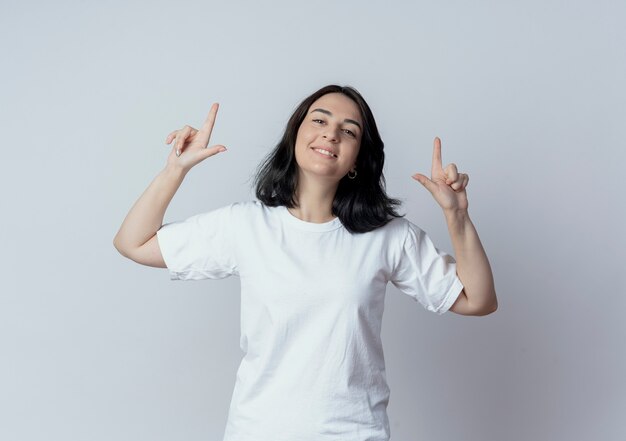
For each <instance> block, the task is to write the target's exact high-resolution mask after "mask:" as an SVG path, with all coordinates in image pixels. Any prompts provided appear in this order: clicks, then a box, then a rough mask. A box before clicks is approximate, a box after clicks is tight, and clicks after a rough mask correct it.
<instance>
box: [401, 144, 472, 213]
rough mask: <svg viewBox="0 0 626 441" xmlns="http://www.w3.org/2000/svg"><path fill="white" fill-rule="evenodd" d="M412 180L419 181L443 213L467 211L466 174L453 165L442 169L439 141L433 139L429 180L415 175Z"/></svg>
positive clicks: (418, 174) (467, 179)
mask: <svg viewBox="0 0 626 441" xmlns="http://www.w3.org/2000/svg"><path fill="white" fill-rule="evenodd" d="M412 178H413V179H415V180H416V181H419V183H420V184H422V185H423V186H424V187H426V189H427V190H428V191H430V193H431V194H432V195H433V197H434V198H435V201H437V203H438V204H439V206H441V208H443V210H444V211H461V210H464V211H467V206H468V203H467V192H466V191H465V187H467V183H468V181H469V176H468V175H467V174H466V173H459V172H458V170H457V168H456V165H455V164H454V163H451V164H448V165H447V166H446V168H445V169H444V168H443V167H442V165H441V140H440V139H439V138H437V137H436V138H435V142H434V147H433V164H432V167H431V170H430V179H428V178H427V177H426V176H424V175H422V174H420V173H415V174H414V175H413V176H412Z"/></svg>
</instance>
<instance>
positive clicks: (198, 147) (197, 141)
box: [165, 103, 226, 171]
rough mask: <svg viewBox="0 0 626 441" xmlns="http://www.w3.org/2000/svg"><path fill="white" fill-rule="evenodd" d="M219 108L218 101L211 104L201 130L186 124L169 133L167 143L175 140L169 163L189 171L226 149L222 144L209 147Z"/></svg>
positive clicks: (168, 159)
mask: <svg viewBox="0 0 626 441" xmlns="http://www.w3.org/2000/svg"><path fill="white" fill-rule="evenodd" d="M218 108H219V104H218V103H214V104H213V105H212V106H211V110H210V111H209V115H208V116H207V118H206V120H205V121H204V124H203V125H202V127H201V128H200V130H197V129H194V128H193V127H191V126H185V127H183V128H182V129H180V130H174V131H173V132H172V133H170V134H169V135H167V138H166V139H165V143H166V144H169V143H170V142H172V140H174V145H173V147H172V151H171V152H170V155H169V156H168V158H167V163H168V165H174V166H176V167H181V168H182V169H184V170H185V171H188V170H190V169H191V168H192V167H193V166H194V165H196V164H198V163H199V162H201V161H204V160H205V159H206V158H208V157H209V156H213V155H215V154H216V153H219V152H224V151H226V147H225V146H223V145H221V144H217V145H214V146H211V147H208V145H209V139H211V132H212V131H213V125H214V124H215V117H216V115H217V110H218Z"/></svg>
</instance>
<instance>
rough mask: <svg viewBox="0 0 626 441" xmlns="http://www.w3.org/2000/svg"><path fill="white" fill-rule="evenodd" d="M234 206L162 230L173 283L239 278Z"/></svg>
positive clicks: (160, 235) (160, 240)
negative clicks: (229, 277)
mask: <svg viewBox="0 0 626 441" xmlns="http://www.w3.org/2000/svg"><path fill="white" fill-rule="evenodd" d="M234 205H235V204H231V205H228V206H225V207H221V208H218V209H215V210H213V211H209V212H206V213H201V214H196V215H194V216H191V217H189V218H187V219H186V220H184V221H176V222H170V223H166V224H164V225H162V226H161V228H160V229H159V230H158V231H157V240H158V243H159V248H160V249H161V255H162V256H163V260H164V261H165V265H167V268H168V270H169V272H170V279H171V280H201V279H223V278H225V277H228V276H231V275H239V272H238V269H237V263H236V259H235V257H236V253H235V243H234V237H235V235H234V234H233V231H232V230H233V229H234V228H235V227H234V221H235V219H233V213H234V209H233V207H234Z"/></svg>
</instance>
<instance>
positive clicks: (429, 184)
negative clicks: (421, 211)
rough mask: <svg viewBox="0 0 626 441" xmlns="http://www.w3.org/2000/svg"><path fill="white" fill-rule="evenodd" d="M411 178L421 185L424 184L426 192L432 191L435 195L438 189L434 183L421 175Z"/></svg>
mask: <svg viewBox="0 0 626 441" xmlns="http://www.w3.org/2000/svg"><path fill="white" fill-rule="evenodd" d="M411 177H412V178H413V179H415V180H416V181H418V182H419V183H420V184H422V185H423V186H424V187H426V190H428V191H430V192H431V193H433V192H434V191H435V189H436V187H437V186H436V184H435V183H434V182H433V181H431V180H430V179H428V178H427V177H426V176H424V175H423V174H421V173H415V174H414V175H413V176H411Z"/></svg>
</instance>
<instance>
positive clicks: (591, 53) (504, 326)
mask: <svg viewBox="0 0 626 441" xmlns="http://www.w3.org/2000/svg"><path fill="white" fill-rule="evenodd" d="M0 8H1V9H0V50H1V53H2V57H1V61H0V63H1V66H2V69H1V70H0V80H1V81H0V103H1V105H0V124H1V126H2V136H3V143H2V144H3V146H4V147H3V149H2V152H3V153H2V159H1V164H2V167H1V173H0V191H1V192H2V199H1V200H2V205H1V206H2V216H1V218H0V222H1V223H2V228H1V229H0V241H1V242H0V258H1V262H0V264H1V265H0V268H1V270H0V271H2V278H1V280H2V281H1V282H0V291H1V295H0V357H1V358H0V439H3V440H12V441H22V440H29V441H30V440H48V441H52V440H63V441H69V440H80V441H83V440H98V441H100V440H103V441H104V440H106V441H110V440H116V441H125V440H129V441H130V440H133V441H137V440H151V441H160V440H186V441H193V440H198V441H200V440H217V441H220V440H221V437H222V434H223V430H224V425H225V422H226V416H227V411H228V405H229V402H230V397H231V393H232V387H233V385H234V381H235V373H236V369H237V366H238V364H239V361H240V359H241V357H242V356H243V354H242V352H241V351H240V349H239V280H238V279H237V278H234V277H232V278H229V279H224V280H217V281H212V280H206V281H201V282H185V283H183V282H172V281H170V280H169V276H168V274H167V270H165V269H156V268H151V267H145V266H141V265H138V264H136V263H134V262H132V261H131V260H128V259H125V258H124V257H123V256H121V255H120V254H119V253H118V252H117V251H116V250H115V248H114V247H113V245H112V240H113V237H114V235H115V234H116V232H117V230H118V228H119V227H120V225H121V223H122V221H123V219H124V217H125V216H126V214H127V213H128V211H129V209H130V208H131V206H132V205H133V204H134V202H135V201H136V200H137V198H138V197H139V196H140V195H141V194H142V192H143V191H144V190H145V188H146V187H147V186H148V184H149V183H150V182H151V181H152V179H154V177H155V176H156V175H157V173H158V172H159V171H160V170H161V169H162V168H163V167H164V165H165V160H166V157H167V154H168V152H169V149H170V147H166V146H165V137H166V136H167V134H168V133H169V132H171V131H172V130H175V129H178V128H181V127H182V126H184V125H185V124H189V125H192V126H194V127H198V126H200V125H201V124H202V122H203V121H204V119H205V117H206V115H207V113H208V111H209V108H210V106H211V104H212V103H213V102H215V101H218V102H219V103H220V111H219V114H218V118H217V122H216V125H215V129H214V132H213V137H212V140H211V145H212V144H216V143H221V144H224V145H226V146H227V147H228V148H229V150H228V151H227V152H225V153H222V154H220V155H218V156H216V157H213V158H209V159H208V160H206V161H204V162H202V163H201V164H199V165H198V166H197V167H196V168H194V169H193V170H192V171H191V172H190V173H189V174H188V175H187V178H186V180H185V182H184V183H183V185H182V186H181V188H180V190H179V192H178V193H177V194H176V196H175V197H174V200H173V201H172V203H171V205H170V207H169V209H168V210H167V212H166V215H165V222H169V221H173V220H180V219H184V218H186V217H188V216H191V215H193V214H196V213H199V212H203V211H208V210H211V209H214V208H217V207H220V206H223V205H226V204H228V203H230V202H234V201H237V200H252V199H254V196H253V190H252V189H251V177H252V175H253V173H254V171H255V167H256V166H257V164H258V163H259V162H260V161H261V159H262V158H263V157H264V156H265V154H267V153H268V152H269V151H270V150H271V149H272V148H273V147H274V145H275V144H276V142H278V140H279V138H280V136H281V135H282V131H283V130H284V127H285V124H286V122H287V119H288V117H289V115H290V114H291V112H292V111H293V110H294V108H295V106H296V105H297V104H298V103H299V102H300V100H301V99H303V98H304V97H305V96H307V95H309V94H310V93H312V92H313V91H315V90H317V89H318V88H320V87H322V86H324V85H326V84H331V83H337V84H342V85H352V86H354V87H356V88H357V89H358V90H359V91H360V92H361V93H362V94H363V96H364V97H365V99H366V100H367V101H368V103H369V104H370V106H371V108H372V110H373V112H374V115H375V117H376V121H377V124H378V127H379V130H380V132H381V135H382V138H383V140H384V141H385V151H386V163H385V176H386V178H387V190H388V194H389V195H390V196H392V197H399V198H402V200H403V201H404V206H403V209H402V210H401V212H402V213H406V214H407V218H408V219H409V220H411V221H413V222H415V223H416V224H417V225H419V226H420V227H422V228H423V229H424V230H425V231H426V232H427V233H428V234H429V235H430V237H431V238H432V239H433V241H434V242H435V243H436V244H437V246H438V247H439V248H441V249H444V250H446V251H447V252H451V253H452V252H453V249H452V246H451V242H450V238H449V236H448V231H447V227H446V224H445V219H444V217H443V214H442V212H441V209H440V208H439V206H438V205H437V204H436V202H435V201H434V199H433V198H432V196H431V195H430V193H428V191H427V190H426V189H425V188H424V187H422V186H421V184H419V183H418V182H417V181H415V180H413V179H411V177H410V176H411V175H412V174H413V173H416V172H420V173H423V174H427V175H430V164H431V156H432V147H433V138H434V137H435V136H439V137H440V138H441V140H442V152H443V162H444V166H445V165H446V164H448V163H450V162H454V163H455V164H457V166H458V168H459V171H460V172H463V173H468V174H469V176H470V181H469V186H468V188H467V191H468V198H469V204H470V206H469V213H470V216H471V218H472V220H473V222H474V225H475V226H476V228H477V230H478V232H479V235H480V237H481V240H482V243H483V246H484V248H485V250H486V251H487V255H488V256H489V259H490V262H491V265H492V269H493V272H494V276H495V282H496V290H497V294H498V300H499V310H498V311H497V312H496V313H495V314H492V315H489V316H485V317H465V316H460V315H457V314H454V313H452V312H449V313H447V314H445V315H443V316H437V315H435V314H433V313H430V312H428V311H426V310H425V309H424V308H422V307H421V306H420V305H419V304H418V303H416V302H414V301H413V300H411V299H410V298H409V297H407V296H404V295H403V294H401V293H400V292H399V291H397V290H396V289H395V288H394V287H393V286H392V285H389V286H388V290H387V301H386V310H385V316H384V320H383V343H384V347H385V359H386V363H387V377H388V380H389V385H390V388H391V399H390V403H389V407H388V413H389V417H390V424H391V430H392V440H393V441H420V440H428V441H435V440H445V441H447V440H467V441H490V440H493V441H496V440H498V441H499V440H509V441H521V440H533V441H540V440H546V441H547V440H550V441H555V440H559V441H560V440H563V441H565V440H609V441H617V440H623V439H626V424H625V423H624V415H625V412H626V382H625V381H624V372H625V371H626V354H625V349H624V348H625V345H624V341H625V339H626V327H625V325H624V319H623V314H624V310H625V308H626V300H625V294H626V292H625V290H624V281H625V280H624V270H625V269H626V265H625V263H626V256H625V252H624V250H625V249H626V237H625V236H626V235H625V233H624V225H625V221H626V216H625V209H624V201H625V200H626V198H625V197H624V194H623V193H624V191H623V188H624V179H623V178H624V175H623V170H624V159H626V154H625V150H624V148H625V147H626V146H625V142H624V137H625V135H626V133H625V132H626V129H625V124H624V123H625V121H626V87H625V83H624V78H626V50H625V48H626V31H625V29H626V28H624V22H625V20H626V6H625V4H624V3H623V2H621V1H586V2H582V1H567V2H566V1H554V0H541V1H537V0H532V1H524V2H521V1H520V2H497V1H473V2H465V1H454V2H450V1H432V2H398V1H395V2H394V1H385V2H376V3H374V2H372V3H371V4H366V3H364V2H362V1H336V2H329V1H326V0H321V1H310V2H308V1H307V2H300V1H297V2H296V1H285V2H252V1H250V2H237V1H230V2H227V1H221V2H215V1H205V2H186V1H178V2H175V3H174V2H171V3H167V2H162V1H150V2H149V1H141V2H139V1H136V2H126V1H125V2H121V1H120V2H95V1H80V2H79V1H75V2H69V1H62V2H43V1H40V2H19V3H18V2H15V1H14V2H8V1H6V0H3V1H2V3H1V4H0Z"/></svg>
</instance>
